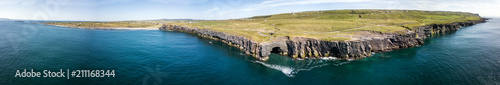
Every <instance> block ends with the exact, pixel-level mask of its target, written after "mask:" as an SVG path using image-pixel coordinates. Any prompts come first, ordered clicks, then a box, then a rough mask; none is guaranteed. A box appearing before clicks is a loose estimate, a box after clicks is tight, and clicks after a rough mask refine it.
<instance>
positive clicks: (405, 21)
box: [49, 10, 481, 41]
mask: <svg viewBox="0 0 500 85" xmlns="http://www.w3.org/2000/svg"><path fill="white" fill-rule="evenodd" d="M479 19H481V17H480V16H478V15H476V14H471V13H461V12H438V11H418V10H331V11H310V12H298V13H283V14H275V15H266V16H256V17H250V18H243V19H234V20H217V21H203V20H195V21H175V22H167V24H173V25H181V26H186V27H198V28H202V29H212V30H216V31H220V32H225V33H228V34H233V35H239V36H245V37H247V38H250V39H252V40H255V41H270V40H272V39H273V38H275V37H278V36H300V37H309V38H316V39H322V40H328V41H344V40H351V37H352V36H355V35H359V34H360V33H361V32H359V31H376V32H382V33H405V32H407V31H408V30H411V29H412V28H413V27H416V26H423V25H429V24H446V23H451V22H463V21H467V20H479ZM150 22H159V21H150ZM93 23H95V22H88V23H84V25H81V24H80V26H89V25H92V26H110V27H113V26H131V27H145V26H151V27H154V26H158V25H156V24H153V25H151V24H146V25H144V24H140V25H137V24H130V23H124V24H114V23H122V22H104V23H110V24H112V25H105V24H102V23H101V24H98V23H95V24H93ZM49 24H55V25H68V24H67V23H61V22H59V23H49ZM69 25H75V24H69ZM160 25H161V24H160ZM271 34H273V35H271Z"/></svg>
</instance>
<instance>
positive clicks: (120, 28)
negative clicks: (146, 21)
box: [39, 23, 158, 30]
mask: <svg viewBox="0 0 500 85" xmlns="http://www.w3.org/2000/svg"><path fill="white" fill-rule="evenodd" d="M39 24H44V25H50V24H45V23H39ZM52 26H58V27H69V28H78V29H94V30H158V28H129V27H77V26H65V25H52Z"/></svg>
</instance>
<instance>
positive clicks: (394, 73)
mask: <svg viewBox="0 0 500 85" xmlns="http://www.w3.org/2000/svg"><path fill="white" fill-rule="evenodd" d="M499 22H500V21H499V20H497V19H492V20H490V21H489V22H487V23H483V24H478V25H475V26H471V27H466V28H463V29H461V30H459V31H457V32H453V33H446V34H437V35H434V36H432V38H428V39H426V40H425V43H426V44H425V45H422V46H418V47H413V48H408V49H403V50H396V51H391V52H385V53H375V54H374V55H373V56H371V57H369V58H365V59H361V60H352V61H347V60H335V59H316V60H312V59H305V60H293V59H290V58H288V57H286V56H279V55H276V54H272V55H271V56H270V59H269V60H268V61H266V62H261V61H257V60H255V59H253V58H252V57H251V56H247V55H245V54H244V53H242V52H240V51H239V49H237V48H234V47H230V46H228V45H225V44H223V43H221V42H219V41H213V40H208V39H203V38H200V37H197V36H195V35H192V34H186V33H180V32H162V31H158V30H88V29H74V28H64V27H55V26H46V25H38V24H30V23H27V22H25V23H22V22H6V21H4V22H0V84H2V85H10V84H312V85H314V84H500V80H499V79H500V73H499V72H500V38H498V36H500V23H499ZM23 69H34V70H35V71H41V70H57V71H58V70H59V69H64V70H65V69H71V70H75V69H82V70H115V71H116V76H115V77H111V78H108V77H105V78H70V79H66V78H18V77H15V73H16V70H23Z"/></svg>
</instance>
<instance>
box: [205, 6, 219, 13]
mask: <svg viewBox="0 0 500 85" xmlns="http://www.w3.org/2000/svg"><path fill="white" fill-rule="evenodd" d="M219 9H220V8H219V7H214V8H212V9H209V10H206V11H205V13H208V12H213V11H217V10H219Z"/></svg>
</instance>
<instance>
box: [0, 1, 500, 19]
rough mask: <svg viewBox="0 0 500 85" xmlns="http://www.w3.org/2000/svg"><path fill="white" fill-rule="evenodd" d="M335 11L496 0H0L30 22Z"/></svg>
mask: <svg viewBox="0 0 500 85" xmlns="http://www.w3.org/2000/svg"><path fill="white" fill-rule="evenodd" d="M336 9H415V10H433V11H463V12H472V13H478V14H480V15H482V16H486V17H499V16H500V11H498V10H499V9H500V0H0V18H11V19H28V20H72V21H121V20H151V19H163V18H167V19H210V20H220V19H236V18H245V17H251V16H256V15H269V14H277V13H289V12H299V11H317V10H336Z"/></svg>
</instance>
